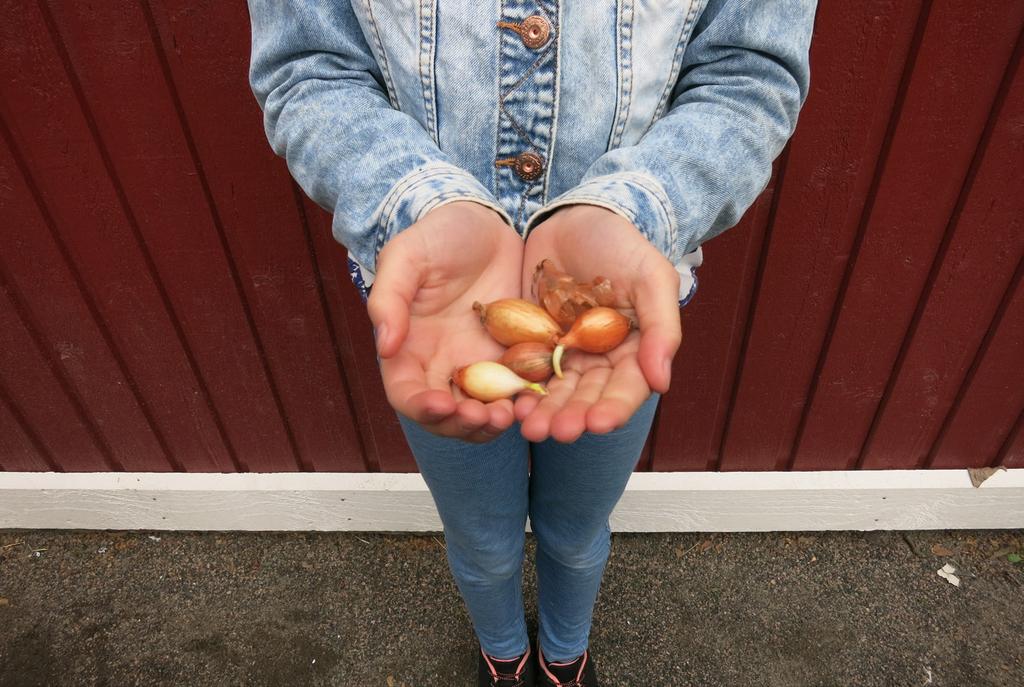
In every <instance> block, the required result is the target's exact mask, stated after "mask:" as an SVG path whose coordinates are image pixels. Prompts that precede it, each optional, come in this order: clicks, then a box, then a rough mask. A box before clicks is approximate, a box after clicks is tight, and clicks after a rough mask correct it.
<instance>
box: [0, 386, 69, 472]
mask: <svg viewBox="0 0 1024 687" xmlns="http://www.w3.org/2000/svg"><path fill="white" fill-rule="evenodd" d="M5 470H7V471H12V472H47V471H50V472H52V471H59V469H58V466H57V464H56V462H55V461H54V460H53V458H52V456H50V455H49V454H48V453H47V451H46V448H45V447H43V446H42V445H40V444H38V443H37V442H33V441H32V437H29V436H28V435H27V434H26V433H25V428H24V426H23V424H22V422H21V420H20V418H18V417H15V415H14V411H13V408H12V406H11V405H10V400H9V399H8V397H7V390H6V389H4V388H3V384H2V383H0V472H3V471H5Z"/></svg>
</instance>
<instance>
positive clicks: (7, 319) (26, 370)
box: [0, 271, 121, 472]
mask: <svg viewBox="0 0 1024 687" xmlns="http://www.w3.org/2000/svg"><path fill="white" fill-rule="evenodd" d="M19 301H20V298H19V296H18V294H17V293H15V292H14V291H13V290H12V288H11V284H10V282H9V281H8V279H7V277H6V275H4V274H3V272H2V271H0V393H2V394H3V396H4V405H5V406H12V407H13V408H14V409H15V412H14V414H15V415H17V416H18V418H19V420H20V422H18V424H21V425H24V428H25V429H27V430H28V431H30V432H31V433H33V434H34V435H35V436H36V437H38V438H39V439H40V440H41V442H40V443H41V444H42V446H43V447H44V450H45V454H44V455H43V456H39V458H41V459H42V463H43V464H42V465H40V464H39V463H38V462H37V461H35V460H33V461H32V462H30V463H29V465H28V466H27V467H30V468H31V469H48V466H47V463H52V467H54V468H58V467H60V468H64V467H67V468H69V469H71V470H89V471H93V472H105V471H108V470H116V469H119V468H120V467H121V466H119V465H118V464H117V462H116V460H115V459H114V458H113V456H112V455H111V454H110V452H109V449H108V447H107V446H105V445H104V441H103V439H102V438H101V437H99V435H98V434H97V432H96V429H95V426H94V425H93V424H92V423H91V422H90V420H89V418H88V417H86V416H85V414H84V413H83V411H82V404H81V402H80V399H79V398H78V397H77V396H76V395H75V394H74V392H73V391H72V390H71V389H69V388H68V387H67V385H66V384H65V383H64V380H63V379H62V377H61V375H59V374H57V373H56V372H55V370H54V368H55V365H54V363H53V360H52V358H53V355H54V354H53V352H51V351H48V350H46V349H45V348H44V347H43V346H41V345H40V336H39V332H38V331H33V323H31V322H26V320H25V317H24V315H25V312H24V308H22V307H20V303H19ZM51 428H60V431H46V430H50V429H51ZM21 433H24V429H23V430H21ZM11 441H12V442H14V441H15V439H14V437H12V438H11ZM10 450H11V453H9V454H8V453H4V454H2V455H0V464H3V465H4V466H5V467H7V469H12V468H11V467H10V466H11V465H15V464H16V463H17V464H23V463H21V461H22V460H25V458H26V457H25V455H24V452H23V451H20V450H18V449H17V448H13V447H12V449H10ZM37 453H38V452H37ZM19 455H20V457H19ZM47 457H49V458H50V460H47ZM8 463H10V465H8Z"/></svg>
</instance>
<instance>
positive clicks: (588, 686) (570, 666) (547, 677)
mask: <svg viewBox="0 0 1024 687" xmlns="http://www.w3.org/2000/svg"><path fill="white" fill-rule="evenodd" d="M537 658H538V661H537V662H538V663H539V664H540V670H541V675H540V684H541V685H542V687H599V686H598V683H597V670H596V668H595V666H594V659H593V658H591V656H590V650H589V649H588V650H586V651H584V652H583V655H582V656H578V657H577V658H576V660H574V661H568V662H566V663H548V662H547V661H545V660H544V652H543V651H541V649H540V645H539V644H538V645H537Z"/></svg>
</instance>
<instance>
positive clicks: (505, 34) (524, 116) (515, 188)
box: [494, 0, 559, 225]
mask: <svg viewBox="0 0 1024 687" xmlns="http://www.w3.org/2000/svg"><path fill="white" fill-rule="evenodd" d="M501 16H502V18H503V19H505V21H499V22H497V26H498V40H499V42H500V48H499V63H498V64H499V72H500V79H501V81H500V87H499V107H500V113H499V120H498V135H497V147H496V150H495V152H496V156H495V158H496V159H495V162H494V164H495V166H496V167H497V168H498V169H499V170H501V169H504V170H507V171H504V172H499V173H498V175H497V177H496V180H495V193H496V195H497V197H498V198H499V200H500V202H502V204H503V205H506V206H507V207H509V208H510V209H511V208H516V210H515V211H513V212H512V213H511V214H512V215H513V217H514V220H515V222H516V224H517V225H518V224H519V223H520V222H521V221H525V218H526V217H527V216H529V214H530V213H531V212H532V211H534V210H536V209H537V208H539V207H540V206H541V205H543V202H544V198H545V193H546V185H545V184H544V183H543V180H544V177H545V174H546V173H547V170H548V166H549V165H550V164H551V161H550V160H549V159H546V157H547V156H548V154H549V151H550V144H551V136H552V129H553V125H554V114H555V101H556V97H557V94H556V90H557V89H556V84H557V79H556V72H557V54H558V53H557V40H558V23H557V22H558V17H559V7H558V0H502V2H501ZM511 33H514V34H515V35H516V36H515V38H513V37H512V36H510V35H509V34H511ZM517 39H518V40H517ZM510 172H511V173H510Z"/></svg>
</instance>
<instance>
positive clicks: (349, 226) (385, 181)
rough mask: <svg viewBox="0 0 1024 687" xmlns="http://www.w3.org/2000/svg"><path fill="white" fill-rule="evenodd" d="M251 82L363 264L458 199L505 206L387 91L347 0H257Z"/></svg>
mask: <svg viewBox="0 0 1024 687" xmlns="http://www.w3.org/2000/svg"><path fill="white" fill-rule="evenodd" d="M249 14H250V19H251V23H252V56H251V58H252V59H251V64H250V72H249V80H250V85H251V86H252V90H253V93H254V95H255V96H256V99H257V101H258V102H259V105H260V107H261V108H262V110H263V113H264V127H265V129H266V134H267V138H268V139H269V141H270V144H271V147H272V148H273V149H274V152H276V153H277V154H278V155H280V156H282V157H284V158H285V159H286V160H287V162H288V169H289V170H290V171H291V174H292V176H293V177H295V179H296V181H297V182H298V183H299V185H300V186H301V187H302V189H303V190H304V191H305V192H306V193H307V194H308V195H309V196H310V197H311V198H312V199H313V200H314V201H316V202H317V203H318V204H319V205H321V206H322V207H324V208H325V209H327V210H329V211H332V212H333V213H334V220H333V225H332V233H333V235H334V237H335V239H336V240H337V241H338V242H340V243H341V244H343V245H344V246H345V247H346V248H348V249H349V251H350V252H351V254H352V255H353V256H354V257H355V259H356V260H358V261H359V263H361V264H362V265H363V266H365V267H367V268H368V269H369V270H371V271H375V270H376V259H377V254H378V253H379V252H380V250H381V248H383V246H384V244H385V243H386V242H387V241H388V240H389V239H391V238H392V237H393V236H394V235H395V234H397V233H398V232H400V231H402V230H403V229H405V228H407V227H408V226H409V225H411V224H413V223H414V222H415V221H416V220H418V219H419V218H420V217H422V216H423V215H424V214H426V212H427V211H429V210H431V209H433V208H435V207H437V206H439V205H443V204H445V203H449V202H452V201H455V200H472V201H475V202H479V203H482V204H484V205H487V206H488V207H491V208H493V209H494V210H496V211H498V212H499V213H500V214H502V215H503V216H504V217H505V218H506V221H508V222H509V224H510V225H511V224H512V222H511V220H510V219H509V218H508V216H507V213H505V212H504V210H502V209H501V207H500V205H499V204H498V203H497V201H496V200H495V199H494V198H493V197H492V196H491V194H490V193H489V192H488V191H487V189H485V188H484V187H483V186H482V185H481V184H480V182H479V181H477V179H476V178H475V177H473V176H472V175H471V174H469V173H468V172H466V171H464V170H463V169H461V168H459V167H458V166H456V165H455V164H453V163H452V161H451V160H450V159H448V157H447V156H445V155H444V153H442V152H441V150H440V149H439V148H438V147H437V144H436V143H435V142H434V140H433V139H432V138H431V136H430V135H429V134H428V133H427V131H426V130H425V129H424V128H423V126H421V125H420V123H419V122H418V121H416V120H415V119H413V118H412V117H411V116H409V115H407V114H405V113H403V112H400V111H399V110H398V109H396V107H394V106H393V103H392V101H391V100H390V99H389V94H388V90H387V88H386V86H385V85H384V84H386V79H387V76H386V70H382V69H381V68H380V66H379V65H378V63H377V61H376V59H375V57H374V55H373V52H372V51H371V49H370V47H369V45H368V43H367V40H366V39H365V38H364V35H363V32H362V28H361V27H360V24H359V22H358V19H357V18H356V16H355V14H354V12H353V10H352V7H351V3H350V2H348V1H347V0H345V1H337V2H321V1H316V0H295V1H293V2H282V1H281V0H249Z"/></svg>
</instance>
